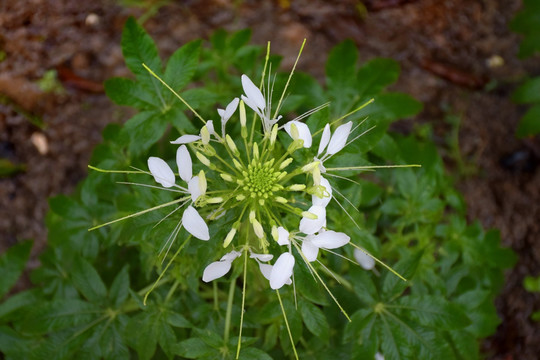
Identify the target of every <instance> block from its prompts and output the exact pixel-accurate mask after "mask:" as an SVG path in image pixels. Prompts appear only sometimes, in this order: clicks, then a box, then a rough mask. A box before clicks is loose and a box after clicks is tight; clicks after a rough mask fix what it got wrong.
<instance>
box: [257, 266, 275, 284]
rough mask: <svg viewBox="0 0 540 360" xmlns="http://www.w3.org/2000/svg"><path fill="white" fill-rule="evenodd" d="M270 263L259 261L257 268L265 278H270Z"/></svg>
mask: <svg viewBox="0 0 540 360" xmlns="http://www.w3.org/2000/svg"><path fill="white" fill-rule="evenodd" d="M272 268H273V266H272V265H269V264H262V263H259V269H260V270H261V274H263V276H264V277H265V278H266V279H267V280H270V274H272Z"/></svg>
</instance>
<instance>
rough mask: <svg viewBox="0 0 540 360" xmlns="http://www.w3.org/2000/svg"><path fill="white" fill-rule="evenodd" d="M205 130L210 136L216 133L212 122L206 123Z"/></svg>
mask: <svg viewBox="0 0 540 360" xmlns="http://www.w3.org/2000/svg"><path fill="white" fill-rule="evenodd" d="M206 128H207V129H208V132H209V133H210V135H215V134H216V131H215V130H214V120H208V121H207V122H206Z"/></svg>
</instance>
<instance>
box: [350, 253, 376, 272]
mask: <svg viewBox="0 0 540 360" xmlns="http://www.w3.org/2000/svg"><path fill="white" fill-rule="evenodd" d="M353 254H354V259H355V260H356V262H357V263H358V264H360V266H361V267H363V268H364V269H365V270H371V269H373V267H374V266H375V260H374V259H373V258H372V257H371V256H369V255H368V254H366V253H365V252H363V251H362V250H360V249H354V253H353Z"/></svg>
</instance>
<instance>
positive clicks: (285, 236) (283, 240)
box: [277, 226, 291, 245]
mask: <svg viewBox="0 0 540 360" xmlns="http://www.w3.org/2000/svg"><path fill="white" fill-rule="evenodd" d="M277 230H278V241H277V243H278V244H279V245H289V244H290V243H291V242H290V241H289V232H288V231H287V230H286V229H285V228H284V227H283V226H280V227H278V229H277Z"/></svg>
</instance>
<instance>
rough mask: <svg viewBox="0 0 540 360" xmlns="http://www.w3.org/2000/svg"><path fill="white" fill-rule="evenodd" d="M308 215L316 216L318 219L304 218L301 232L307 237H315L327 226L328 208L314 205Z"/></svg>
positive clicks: (300, 228)
mask: <svg viewBox="0 0 540 360" xmlns="http://www.w3.org/2000/svg"><path fill="white" fill-rule="evenodd" d="M308 213H311V214H313V215H315V216H316V217H317V218H316V219H311V218H308V217H305V216H304V217H302V219H301V220H300V227H299V230H300V231H301V232H303V233H304V234H307V235H313V234H315V233H316V232H318V231H319V230H321V229H322V228H323V227H324V226H326V208H325V207H324V206H319V205H312V206H311V207H310V208H309V210H308Z"/></svg>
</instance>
